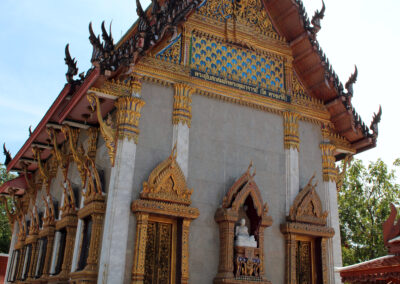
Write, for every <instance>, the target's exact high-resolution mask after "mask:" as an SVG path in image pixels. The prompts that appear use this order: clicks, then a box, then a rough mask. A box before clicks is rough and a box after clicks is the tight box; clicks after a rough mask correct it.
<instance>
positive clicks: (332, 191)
mask: <svg viewBox="0 0 400 284" xmlns="http://www.w3.org/2000/svg"><path fill="white" fill-rule="evenodd" d="M323 184H324V190H325V208H326V210H327V211H328V212H329V215H328V218H327V219H328V220H327V223H328V226H329V227H332V228H333V229H334V230H335V235H334V236H333V238H331V239H328V241H327V256H328V268H329V276H330V277H329V278H330V283H335V284H338V283H342V280H341V278H340V274H339V273H338V272H335V271H334V268H335V267H342V246H341V241H340V225H339V210H338V204H337V194H336V183H335V182H334V181H328V182H324V183H323Z"/></svg>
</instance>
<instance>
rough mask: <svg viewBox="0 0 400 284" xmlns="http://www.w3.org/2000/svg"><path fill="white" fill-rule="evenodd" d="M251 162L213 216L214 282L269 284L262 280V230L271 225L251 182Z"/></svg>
mask: <svg viewBox="0 0 400 284" xmlns="http://www.w3.org/2000/svg"><path fill="white" fill-rule="evenodd" d="M251 168H252V163H251V164H250V166H249V167H248V169H247V171H246V172H245V173H244V174H243V175H242V176H241V177H240V178H239V179H238V180H237V181H236V182H235V183H234V184H233V186H232V187H231V188H230V190H229V191H228V193H227V194H226V196H225V197H224V199H223V202H222V206H221V207H220V208H218V210H217V212H216V213H215V221H216V222H217V223H218V226H219V233H220V256H219V267H218V274H217V276H216V277H215V279H214V283H241V282H243V283H248V281H256V282H257V283H265V284H267V283H270V282H269V281H268V280H266V279H265V278H264V264H265V262H264V229H265V228H266V227H269V226H271V225H272V218H271V217H270V216H268V206H267V204H264V203H263V200H262V198H261V192H260V190H259V189H258V186H257V184H256V183H255V181H254V176H255V170H254V172H253V173H251V172H250V171H251Z"/></svg>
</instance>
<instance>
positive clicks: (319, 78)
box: [1, 0, 381, 284]
mask: <svg viewBox="0 0 400 284" xmlns="http://www.w3.org/2000/svg"><path fill="white" fill-rule="evenodd" d="M137 6H138V7H137V12H138V15H139V19H138V21H137V22H136V23H135V24H134V25H133V27H132V28H131V29H130V30H129V31H128V32H127V33H126V35H125V36H124V37H123V38H122V39H121V40H120V41H119V42H118V43H117V44H114V42H113V39H112V37H111V33H109V32H107V31H106V29H105V27H104V25H103V26H102V38H103V41H101V40H100V37H99V36H96V35H95V34H94V33H93V30H92V27H91V26H89V29H90V38H89V39H90V42H91V44H92V45H93V55H92V63H93V67H92V68H91V69H90V70H89V71H88V72H86V73H83V74H81V75H79V79H75V78H74V76H75V75H76V74H77V73H78V70H77V68H76V61H75V60H74V59H72V58H71V56H70V55H69V51H68V46H67V48H66V58H65V61H66V63H67V65H68V72H67V74H66V77H67V81H68V83H67V84H66V85H65V87H64V88H63V90H62V91H61V93H60V94H59V95H58V97H57V99H56V100H55V102H54V103H53V105H52V106H51V107H50V109H49V110H48V112H47V113H46V114H45V116H44V117H43V119H42V120H41V122H40V123H39V125H38V126H37V127H36V129H35V130H34V131H33V132H32V133H31V135H30V136H29V138H28V140H27V141H26V143H25V144H24V145H23V146H22V148H21V149H20V150H19V152H18V153H17V154H16V155H15V157H14V158H13V159H11V158H10V156H8V161H7V164H8V166H7V168H8V170H14V171H18V172H20V176H19V177H18V178H16V179H15V180H13V181H11V182H8V183H6V184H5V185H3V186H2V188H1V192H3V193H6V194H7V193H8V194H9V195H10V196H11V199H12V202H14V203H15V210H11V209H10V210H9V212H8V213H9V218H10V222H11V223H12V224H13V228H14V229H13V237H12V242H11V249H10V262H9V265H8V274H7V280H8V281H9V282H18V283H22V282H23V283H36V282H37V283H39V282H40V283H46V282H48V283H65V282H68V281H69V282H73V283H83V282H85V283H95V282H97V283H189V282H190V283H199V284H200V283H212V282H214V283H253V282H254V281H256V282H257V283H340V277H339V275H338V274H336V275H335V272H334V267H341V266H342V262H341V246H340V235H339V220H338V208H337V196H336V190H337V186H336V182H337V169H336V167H335V162H336V161H339V160H342V159H344V158H345V157H346V156H347V155H353V154H357V153H359V152H362V151H365V150H368V149H370V148H373V147H375V145H376V139H377V136H378V122H379V120H380V114H381V112H379V113H378V114H377V115H375V117H374V119H373V121H372V123H371V126H370V128H368V127H367V126H366V125H365V124H364V123H363V122H362V121H361V119H360V116H359V115H358V114H357V112H356V111H355V110H354V108H353V106H352V104H351V98H352V96H353V84H354V83H355V81H356V77H357V73H355V74H353V75H352V76H351V77H350V79H349V81H348V82H347V83H346V85H345V87H343V85H342V83H341V82H340V81H339V79H338V76H337V75H336V74H335V73H334V71H333V69H332V66H331V65H330V64H329V61H328V59H327V58H326V56H325V54H324V53H323V51H322V50H321V48H320V47H319V44H318V42H317V41H316V35H317V32H318V31H319V29H320V21H321V19H322V18H323V13H324V10H325V8H323V9H322V11H320V12H317V13H316V14H315V15H314V17H313V18H312V20H311V23H310V21H309V19H308V17H307V15H306V14H305V9H304V7H303V5H302V3H301V1H300V0H279V1H278V0H275V1H274V0H267V1H264V2H262V1H261V0H240V1H238V0H233V1H232V0H205V1H198V0H185V1H183V0H177V1H172V0H169V1H156V0H155V1H153V5H152V6H150V7H149V8H148V9H147V10H146V11H143V10H142V8H141V6H140V3H139V1H137Z"/></svg>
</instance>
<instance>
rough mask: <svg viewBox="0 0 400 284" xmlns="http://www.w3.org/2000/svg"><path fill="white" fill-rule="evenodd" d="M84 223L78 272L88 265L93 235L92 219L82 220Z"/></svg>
mask: <svg viewBox="0 0 400 284" xmlns="http://www.w3.org/2000/svg"><path fill="white" fill-rule="evenodd" d="M82 222H83V232H82V240H81V251H80V255H79V262H78V268H77V271H80V270H83V269H84V268H85V266H86V264H87V258H88V255H89V248H90V237H91V234H92V224H93V221H92V217H91V216H88V217H86V218H85V219H83V220H82Z"/></svg>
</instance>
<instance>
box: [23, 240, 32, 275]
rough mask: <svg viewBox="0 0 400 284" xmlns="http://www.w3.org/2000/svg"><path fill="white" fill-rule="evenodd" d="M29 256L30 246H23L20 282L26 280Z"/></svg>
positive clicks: (29, 261) (30, 253) (30, 252)
mask: <svg viewBox="0 0 400 284" xmlns="http://www.w3.org/2000/svg"><path fill="white" fill-rule="evenodd" d="M31 256H32V245H31V244H29V245H27V246H25V249H24V265H23V268H22V274H21V280H23V281H24V280H26V278H28V271H29V266H30V263H31Z"/></svg>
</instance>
